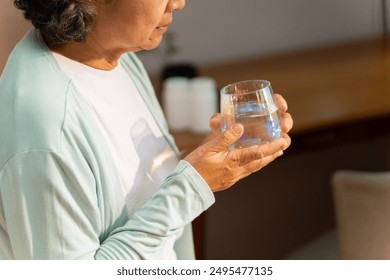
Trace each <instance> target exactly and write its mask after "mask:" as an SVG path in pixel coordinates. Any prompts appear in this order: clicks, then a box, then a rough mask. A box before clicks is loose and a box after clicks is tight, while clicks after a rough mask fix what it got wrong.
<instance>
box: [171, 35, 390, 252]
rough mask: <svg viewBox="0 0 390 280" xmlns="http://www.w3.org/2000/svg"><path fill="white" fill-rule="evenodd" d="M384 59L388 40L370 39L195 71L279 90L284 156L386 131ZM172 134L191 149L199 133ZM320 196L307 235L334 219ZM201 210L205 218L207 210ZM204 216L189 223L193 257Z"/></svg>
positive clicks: (389, 98) (388, 96)
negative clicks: (285, 110) (286, 131)
mask: <svg viewBox="0 0 390 280" xmlns="http://www.w3.org/2000/svg"><path fill="white" fill-rule="evenodd" d="M389 63H390V47H389V45H388V42H387V40H383V39H372V40H366V41H360V42H353V43H348V44H342V45H336V46H328V47H321V48H317V49H311V50H306V51H299V52H295V53H289V54H282V55H274V56H268V57H259V58H250V59H247V60H240V61H237V62H229V63H221V64H218V65H212V66H206V67H203V68H201V69H200V73H201V75H204V76H210V77H213V78H215V79H216V81H217V83H218V86H219V87H222V86H224V85H227V84H229V83H232V82H236V81H240V80H248V79H266V80H269V81H271V83H272V86H273V89H274V91H275V92H279V93H281V94H283V96H284V97H285V99H286V100H287V101H288V104H289V112H290V113H291V114H292V116H293V119H294V128H293V130H292V131H291V137H292V140H293V141H292V145H291V147H290V149H289V150H288V151H287V153H286V154H285V156H288V155H289V154H293V153H298V154H299V153H302V152H308V151H311V150H313V149H319V148H323V147H329V146H334V145H337V144H339V143H345V142H350V141H356V140H358V139H363V140H364V139H370V137H373V136H375V135H384V134H386V133H389V132H390V71H389V70H390V67H389V65H390V64H389ZM173 134H174V136H175V138H176V141H177V144H178V146H179V147H180V148H181V149H185V150H192V149H194V148H195V147H196V146H197V145H198V144H199V143H200V141H201V140H202V139H203V135H194V134H191V133H189V132H180V133H177V132H176V133H175V132H173ZM253 176H257V175H253ZM253 176H252V180H255V179H256V178H254V177H253ZM307 199H310V197H308V198H307ZM317 199H318V198H317ZM324 199H327V200H328V201H327V202H326V203H325V204H326V205H328V206H327V209H326V211H324V213H323V215H325V216H326V217H318V219H317V220H318V225H313V228H316V229H317V232H314V231H313V233H312V234H311V235H310V229H309V230H308V231H309V233H307V231H306V232H305V234H306V235H305V236H306V237H305V238H309V237H310V236H314V234H316V233H318V232H319V230H320V229H324V228H326V227H329V226H331V224H332V223H333V219H332V217H331V215H332V213H330V212H329V211H330V209H331V207H332V203H331V201H330V200H331V197H330V196H327V197H326V198H324ZM325 204H324V205H325ZM282 207H283V206H282ZM205 215H206V218H207V212H206V214H205ZM204 219H205V217H204V216H201V217H200V218H199V219H198V220H197V221H195V223H194V228H195V239H196V243H197V252H198V258H203V257H204V256H203V248H204V247H205V246H204V238H205V236H204V234H205V223H204ZM321 223H322V224H321ZM325 223H326V224H325ZM272 226H273V225H272V224H270V225H268V227H270V228H272ZM283 238H287V239H288V237H283ZM286 242H288V241H286ZM299 242H303V240H299ZM299 242H298V241H294V240H291V242H290V243H291V246H290V245H288V246H287V245H286V246H285V247H286V248H276V249H275V250H276V251H278V250H279V251H278V253H275V254H274V255H272V256H270V257H271V258H278V257H280V256H283V254H286V253H287V251H288V250H290V249H291V248H293V247H294V246H297V245H299V244H298V243H299ZM286 244H287V243H286ZM271 249H272V248H271ZM271 249H270V250H271ZM206 257H207V254H206ZM261 257H264V256H261Z"/></svg>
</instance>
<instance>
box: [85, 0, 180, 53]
mask: <svg viewBox="0 0 390 280" xmlns="http://www.w3.org/2000/svg"><path fill="white" fill-rule="evenodd" d="M102 2H105V4H102V5H101V6H99V12H98V17H97V22H96V26H95V28H94V29H93V30H92V32H91V37H92V40H94V41H95V43H97V44H100V45H101V46H102V47H104V48H105V49H107V50H110V51H114V52H128V51H132V52H134V51H140V50H150V49H154V48H156V47H157V46H158V45H159V44H160V42H161V40H162V37H163V34H164V33H165V31H166V30H167V29H168V26H169V25H170V24H171V22H172V20H173V15H172V12H173V11H175V10H181V9H182V8H183V7H184V5H185V0H111V1H108V2H110V3H109V4H107V1H106V0H102Z"/></svg>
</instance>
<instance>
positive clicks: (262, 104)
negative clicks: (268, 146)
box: [221, 80, 282, 149]
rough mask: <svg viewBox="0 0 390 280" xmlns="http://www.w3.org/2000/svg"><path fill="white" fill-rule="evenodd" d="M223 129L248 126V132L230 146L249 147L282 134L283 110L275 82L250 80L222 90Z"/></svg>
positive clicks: (246, 129) (245, 129)
mask: <svg viewBox="0 0 390 280" xmlns="http://www.w3.org/2000/svg"><path fill="white" fill-rule="evenodd" d="M221 116H222V124H221V130H222V131H225V130H226V129H227V128H229V127H231V126H233V125H234V124H236V123H241V124H242V125H243V126H244V134H243V135H242V137H241V138H240V139H239V140H238V141H237V142H236V143H234V144H233V145H232V146H231V147H230V148H231V149H236V148H245V147H249V146H252V145H259V144H262V143H265V142H269V141H270V140H272V139H274V138H279V137H281V134H282V132H281V128H280V113H279V109H278V107H277V105H276V103H275V99H274V94H273V91H272V87H271V83H270V82H269V81H265V80H249V81H242V82H238V83H234V84H230V85H227V86H225V87H224V88H222V89H221Z"/></svg>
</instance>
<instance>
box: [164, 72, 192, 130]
mask: <svg viewBox="0 0 390 280" xmlns="http://www.w3.org/2000/svg"><path fill="white" fill-rule="evenodd" d="M189 91H190V89H189V80H188V78H186V77H170V78H168V79H166V80H165V81H164V83H163V91H162V94H163V108H164V112H165V116H166V118H167V122H168V126H169V129H170V130H171V131H183V130H187V129H188V128H189V126H190V121H191V120H190V115H189V107H190V106H192V105H191V104H190V100H189V94H190V92H189Z"/></svg>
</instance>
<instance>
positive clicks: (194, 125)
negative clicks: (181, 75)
mask: <svg viewBox="0 0 390 280" xmlns="http://www.w3.org/2000/svg"><path fill="white" fill-rule="evenodd" d="M190 89H191V90H190V92H191V94H190V100H191V101H190V102H189V103H190V104H191V106H190V110H191V111H190V116H191V120H190V130H191V131H192V132H194V133H199V134H205V133H208V132H210V131H211V129H210V125H209V123H210V117H211V116H212V115H213V114H215V113H216V112H217V111H218V108H217V106H218V94H217V84H216V81H215V80H214V79H212V78H209V77H196V78H193V79H191V81H190Z"/></svg>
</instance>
